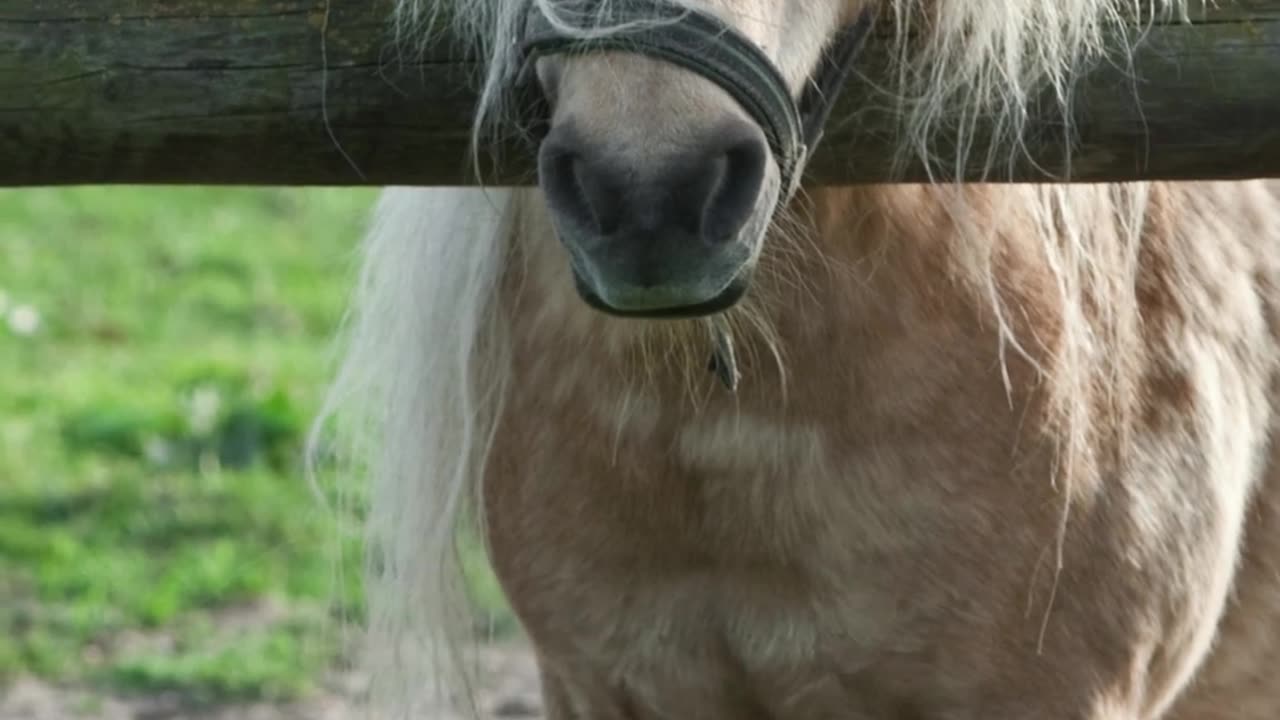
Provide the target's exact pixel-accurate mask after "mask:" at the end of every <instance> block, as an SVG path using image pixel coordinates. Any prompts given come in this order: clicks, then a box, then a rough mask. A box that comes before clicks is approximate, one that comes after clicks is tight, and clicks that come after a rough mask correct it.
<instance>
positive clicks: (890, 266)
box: [504, 185, 1056, 413]
mask: <svg viewBox="0 0 1280 720" xmlns="http://www.w3.org/2000/svg"><path fill="white" fill-rule="evenodd" d="M807 200H808V202H807V203H806V206H807V207H806V208H805V209H803V210H800V211H798V212H796V213H794V216H795V220H794V221H793V222H791V223H789V225H790V226H791V227H792V228H793V231H792V232H786V233H781V234H780V236H779V237H774V238H771V239H770V240H769V241H768V243H767V246H768V248H769V250H768V251H767V252H766V254H765V256H764V257H763V258H762V260H761V267H760V270H759V272H758V276H757V278H756V281H755V284H754V286H753V288H752V292H751V294H750V297H749V300H748V301H746V302H745V303H744V304H743V307H741V308H739V309H737V310H735V311H733V312H732V313H730V315H729V319H730V321H731V324H733V326H734V327H735V328H737V331H736V332H735V337H736V338H737V340H738V345H739V355H740V358H741V361H742V372H743V376H744V385H743V389H742V392H741V393H740V394H739V396H738V397H734V398H725V397H724V396H723V395H724V394H723V393H720V392H719V390H720V388H719V387H718V386H717V385H716V384H715V379H714V376H712V375H711V374H710V373H709V372H708V371H707V369H706V366H707V361H708V359H709V357H710V348H711V344H710V339H709V334H708V332H707V330H706V325H705V323H702V322H692V321H682V322H677V323H668V322H663V323H656V322H652V321H636V320H630V321H628V320H620V319H617V318H610V317H606V316H604V315H601V314H599V313H597V312H595V311H593V310H590V309H589V308H587V307H585V305H584V304H583V303H582V301H581V300H580V299H578V298H577V296H576V295H575V293H574V290H573V283H572V278H571V276H570V273H569V270H568V264H567V262H566V258H565V257H564V251H563V250H562V249H561V248H560V247H559V245H558V243H557V242H556V240H555V235H554V232H553V230H552V228H551V225H550V221H549V218H548V217H547V214H546V210H545V207H544V206H543V205H542V202H541V199H540V197H539V196H538V194H537V193H536V191H529V192H527V193H525V194H524V195H523V196H522V198H521V202H520V208H519V212H520V214H521V220H522V221H521V223H520V226H521V227H523V228H524V230H523V231H522V232H521V235H520V236H519V237H518V238H517V239H516V243H515V250H516V252H515V253H514V254H513V258H512V264H511V268H512V270H513V272H511V273H510V274H509V281H508V282H507V284H506V300H505V303H504V305H505V307H506V308H507V311H508V315H509V317H510V323H511V325H510V326H511V328H512V332H513V333H514V335H515V337H516V346H515V350H516V353H515V357H516V362H517V365H521V364H524V365H526V367H525V370H529V368H531V367H534V366H537V367H543V366H547V367H548V369H547V371H546V372H545V373H537V372H535V373H533V374H532V376H528V377H526V381H529V382H540V380H539V378H542V380H545V381H546V382H549V383H551V384H552V385H556V384H559V385H566V386H567V385H568V384H570V383H571V381H572V380H573V378H575V377H577V378H579V379H581V378H582V377H584V376H600V377H599V378H598V379H599V380H600V383H601V385H602V386H606V387H619V388H621V387H635V386H637V384H638V385H641V386H644V387H645V388H647V389H649V390H651V391H652V395H653V396H654V397H656V398H659V399H660V400H663V401H668V400H669V401H670V402H671V404H672V406H673V407H678V408H680V411H681V412H684V411H688V410H690V409H693V410H696V411H702V410H705V409H706V408H708V407H710V408H715V407H720V406H723V407H730V406H731V407H734V408H737V409H741V408H743V407H749V406H757V408H758V409H759V410H760V411H761V412H769V413H778V412H785V413H791V412H799V413H807V412H808V411H809V410H811V409H812V408H807V407H806V406H811V405H820V404H823V403H827V402H828V401H829V399H830V394H829V391H833V390H836V389H835V388H831V387H824V385H823V384H822V383H813V382H809V381H811V380H813V379H814V378H815V377H817V378H820V377H823V376H824V374H825V375H829V374H830V373H831V372H832V370H833V367H834V366H838V367H839V369H840V370H841V371H842V372H844V373H845V374H846V375H848V376H849V377H852V378H855V379H856V378H857V376H858V375H859V367H860V366H861V365H864V364H868V363H880V362H886V361H887V359H886V358H887V357H889V356H890V355H893V356H895V357H899V358H902V357H911V355H912V353H918V354H919V357H920V359H921V361H922V362H923V361H925V360H928V361H930V362H937V361H939V360H940V359H942V358H944V357H946V356H952V355H955V354H956V353H958V352H961V353H963V352H968V353H969V354H970V355H972V356H974V357H975V358H976V357H981V358H982V361H983V362H986V361H988V360H989V361H991V362H1002V363H1004V364H1005V365H1006V367H1007V370H1006V371H1007V372H1011V373H1013V374H1014V375H1015V376H1017V375H1019V374H1026V373H1029V372H1030V365H1029V363H1028V362H1026V361H1024V360H1019V359H1018V358H1016V357H1012V356H1003V352H1004V350H1003V349H1002V348H1001V347H1000V342H999V338H998V334H997V328H998V327H999V325H1000V323H1002V322H1003V323H1005V324H1006V325H1008V326H1010V327H1013V328H1014V329H1015V330H1016V331H1017V332H1019V333H1024V334H1035V335H1037V336H1038V341H1039V342H1040V343H1041V345H1044V344H1045V341H1046V340H1048V341H1050V344H1051V337H1050V336H1051V335H1052V334H1053V331H1054V326H1055V323H1056V319H1055V313H1054V310H1053V303H1052V301H1051V300H1052V297H1053V293H1054V292H1056V291H1055V290H1054V289H1053V279H1052V277H1051V276H1050V275H1049V273H1048V270H1047V268H1046V265H1045V262H1044V258H1043V256H1042V254H1040V250H1039V246H1037V245H1036V243H1035V241H1034V237H1035V236H1034V233H1031V232H1027V231H1026V230H1027V224H1028V223H1029V222H1031V220H1030V217H1029V214H1028V211H1027V208H1028V207H1029V203H1031V202H1032V201H1033V193H1031V192H1030V191H1028V190H1025V189H1020V188H1017V187H1015V186H991V187H967V188H961V189H956V188H947V187H933V186H920V185H882V186H862V187H848V188H843V187H842V188H819V189H815V190H812V191H810V192H809V193H808V195H807ZM965 223H970V224H971V227H969V228H967V229H966V227H965ZM973 228H977V230H978V231H977V232H974V231H972V230H973ZM961 238H964V240H962V239H961ZM988 281H990V282H988ZM992 283H994V287H993V285H992ZM993 293H994V295H993ZM993 297H1000V298H1001V299H1002V300H1003V301H1004V302H1006V303H1007V304H1008V305H1010V306H1016V307H1017V308H1018V313H1017V316H1016V317H1012V318H1001V317H999V316H997V315H996V314H995V313H994V312H993V311H992V304H991V301H992V299H993ZM1028 345H1031V343H1028ZM890 347H896V348H899V349H898V350H897V351H895V352H893V353H888V352H887V350H886V348H890ZM775 350H777V351H780V352H778V353H776V354H775ZM557 365H558V366H559V367H556V366H557ZM779 365H781V368H779ZM552 368H554V369H552ZM572 368H577V369H578V371H577V374H576V375H575V373H574V372H566V371H568V370H570V369H572ZM516 369H517V373H518V374H519V373H520V369H521V368H519V367H517V368H516ZM919 372H921V373H929V372H932V371H931V370H929V369H927V368H924V367H921V368H919ZM525 374H526V375H528V373H525ZM935 374H937V373H935ZM544 375H545V376H544ZM609 378H613V380H612V381H610V380H609ZM1015 380H1016V377H1015ZM801 381H804V382H801ZM565 392H568V391H567V390H565Z"/></svg>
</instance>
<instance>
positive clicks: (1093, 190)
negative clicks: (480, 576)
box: [316, 0, 1184, 717]
mask: <svg viewBox="0 0 1280 720" xmlns="http://www.w3.org/2000/svg"><path fill="white" fill-rule="evenodd" d="M536 2H537V3H538V5H539V6H540V7H542V8H543V10H544V11H545V12H547V13H548V14H549V15H554V14H555V10H556V8H555V6H554V0H536ZM524 6H525V4H524V2H523V0H399V2H398V5H397V13H396V17H395V22H396V28H397V30H398V32H399V34H400V36H401V37H402V39H404V40H405V41H408V42H431V41H434V40H435V39H437V38H438V37H439V35H438V34H441V33H443V34H445V35H447V36H449V37H452V38H455V39H457V40H458V41H459V42H460V43H461V45H462V46H464V47H465V49H466V51H467V52H470V53H473V54H476V55H478V56H479V57H481V58H483V59H484V60H485V62H484V67H485V72H484V74H483V77H481V78H478V79H477V81H478V83H479V90H480V97H481V102H480V107H479V108H478V112H477V115H476V124H475V133H476V136H477V138H479V137H481V136H482V135H484V134H485V133H486V132H489V131H492V130H495V129H501V128H502V127H503V120H504V119H505V118H508V117H509V116H510V114H509V112H508V111H509V110H510V107H509V99H508V97H507V95H506V93H505V92H504V87H505V86H506V83H507V82H508V81H509V79H510V77H511V73H512V72H513V70H514V68H513V64H512V63H513V61H514V58H513V57H512V54H511V51H512V42H511V39H512V28H513V27H514V25H515V20H516V18H517V14H518V13H519V12H521V9H522V8H523V7H524ZM887 6H888V12H886V13H882V19H883V20H884V23H883V24H884V25H885V26H886V27H888V28H890V29H891V32H892V33H893V34H892V37H891V38H890V40H889V43H890V44H889V47H890V48H891V50H892V57H893V66H892V72H891V73H890V74H889V79H890V81H891V82H892V85H891V86H890V87H887V88H883V89H884V90H885V91H886V92H887V93H888V97H891V98H893V99H894V102H895V103H896V105H895V107H896V111H897V117H898V118H899V120H900V128H901V132H900V134H899V145H900V149H901V150H902V152H903V153H904V154H906V155H909V156H911V157H914V158H916V159H919V160H923V161H926V162H927V164H928V166H929V167H931V168H933V169H935V170H936V171H938V172H939V175H941V176H945V175H947V174H948V173H949V171H955V172H958V171H959V168H961V167H965V166H971V165H972V162H971V158H970V157H969V156H968V155H969V152H970V150H971V148H972V147H974V146H975V145H974V144H975V143H976V129H977V128H978V127H979V125H980V124H985V125H986V126H987V127H994V128H995V130H996V133H997V140H998V141H999V142H997V143H996V144H995V146H996V147H998V148H1000V152H999V153H998V154H997V153H991V152H987V153H986V154H985V155H984V156H983V158H982V164H983V165H984V166H986V167H987V168H989V169H990V170H991V171H992V175H993V177H998V169H999V168H1000V167H1001V166H1002V164H1003V163H1005V162H1008V161H1009V160H1010V159H1011V158H1012V157H1013V156H1014V155H1015V154H1016V153H1018V152H1020V150H1021V143H1020V141H1021V138H1022V137H1023V135H1024V133H1025V131H1026V130H1027V123H1028V121H1029V115H1028V112H1027V107H1028V103H1029V100H1030V99H1031V98H1032V97H1033V96H1038V94H1039V93H1043V92H1044V91H1045V90H1046V89H1047V90H1048V91H1049V93H1050V97H1052V98H1053V99H1054V100H1055V101H1056V106H1057V110H1058V111H1059V112H1060V113H1061V116H1062V118H1063V119H1064V120H1066V119H1069V118H1070V117H1071V107H1070V104H1071V99H1072V92H1071V88H1072V84H1073V82H1074V80H1075V79H1076V78H1077V77H1078V75H1079V73H1080V72H1082V71H1083V70H1084V69H1086V68H1087V67H1089V66H1090V65H1091V64H1092V63H1095V62H1099V61H1106V62H1118V63H1120V64H1121V65H1123V64H1124V63H1126V62H1127V61H1128V58H1129V57H1130V53H1131V47H1132V44H1133V40H1134V37H1133V36H1132V35H1126V34H1125V33H1123V32H1121V30H1122V29H1123V28H1130V29H1133V28H1135V27H1140V26H1141V24H1142V23H1143V22H1147V21H1150V20H1151V19H1153V18H1155V17H1156V16H1157V15H1158V14H1161V13H1166V14H1167V13H1174V12H1180V11H1182V10H1183V9H1184V6H1183V0H1154V1H1153V2H1143V1H1142V0H887ZM1144 13H1145V14H1144ZM1135 19H1137V21H1138V23H1137V24H1136V25H1135ZM597 31H598V32H607V31H608V28H600V29H597ZM980 120H981V123H980ZM942 134H947V135H949V136H950V137H952V138H956V137H958V138H959V139H960V141H961V142H960V144H959V148H958V150H953V154H951V155H949V156H948V155H943V154H941V153H939V152H938V150H937V149H936V145H937V143H936V140H937V138H938V137H939V136H941V135H942ZM477 142H478V143H479V141H477ZM951 147H954V145H952V146H951ZM529 192H533V191H523V190H522V191H494V190H475V189H392V190H390V191H388V192H387V193H386V195H385V196H384V198H383V200H382V202H381V204H380V206H379V208H378V209H377V212H376V219H375V223H374V226H373V227H372V229H371V231H370V233H369V235H368V237H367V239H366V242H365V245H364V248H363V261H364V266H363V270H362V273H361V276H360V279H359V283H358V286H357V288H356V292H355V294H354V297H353V301H352V306H351V307H352V311H351V315H350V317H349V319H348V323H347V327H346V337H345V342H346V355H345V356H344V358H343V361H342V366H341V369H340V371H339V373H338V376H337V379H336V381H335V382H334V384H333V388H332V390H331V392H330V395H329V398H328V401H327V402H326V404H325V406H324V409H323V412H322V413H321V417H320V419H319V421H318V423H317V429H319V428H321V427H322V426H323V427H326V428H327V423H328V422H329V421H331V420H337V421H338V424H337V426H336V427H337V429H338V431H339V432H338V435H337V440H338V443H339V444H338V445H337V450H338V456H339V458H340V459H341V461H342V465H341V466H340V468H339V474H340V475H341V476H343V477H353V478H359V479H360V480H361V481H362V482H363V481H365V480H366V479H367V480H368V482H369V483H370V491H369V492H370V496H369V503H370V505H369V514H368V518H367V535H368V541H369V556H368V568H367V575H366V587H367V594H368V608H369V617H368V627H367V637H368V643H367V650H368V658H367V662H368V665H367V667H368V669H369V672H370V673H371V674H372V677H373V679H374V681H375V686H374V688H373V691H374V693H373V694H374V706H375V708H376V709H377V711H378V713H379V716H380V717H385V716H387V714H389V715H390V716H393V717H402V716H403V717H407V716H410V715H412V714H414V707H415V706H419V707H420V706H421V704H422V703H428V704H435V703H438V702H442V701H449V700H464V701H465V699H466V692H465V687H466V683H467V680H468V673H466V672H465V668H466V662H465V654H464V653H462V652H461V651H462V649H463V648H464V647H465V646H466V644H467V640H468V638H469V636H470V633H471V629H470V623H469V618H468V617H467V615H466V603H465V598H464V597H463V589H462V588H463V583H462V577H461V568H460V564H459V561H458V557H457V553H456V548H455V545H454V543H455V541H456V538H457V534H458V529H459V525H460V523H461V521H462V518H463V517H465V516H466V513H467V511H468V509H469V508H471V506H472V503H473V500H474V493H475V490H476V488H477V486H478V484H479V478H480V475H481V473H482V471H483V465H484V458H485V455H486V449H487V447H488V445H489V444H490V442H491V440H492V432H493V426H494V423H493V419H494V417H495V415H496V413H497V412H498V409H499V406H500V404H501V402H502V397H503V391H504V387H505V380H506V372H507V370H506V368H507V365H506V363H507V358H506V355H505V352H506V348H505V342H504V338H503V336H502V333H501V331H500V327H501V323H498V322H495V321H494V319H495V317H496V314H497V313H499V312H500V311H501V309H500V308H499V307H497V305H496V302H495V300H496V294H497V293H496V289H497V285H498V282H499V278H500V275H501V273H502V270H503V267H504V263H505V260H506V252H507V248H508V247H509V243H510V241H511V239H512V238H513V237H517V238H518V237H519V235H520V234H521V233H528V232H539V231H543V232H545V229H536V228H520V227H513V226H512V223H511V220H512V217H513V213H514V212H515V211H516V210H517V208H518V205H519V203H520V202H521V201H522V200H521V198H522V197H524V196H525V195H526V194H527V193H529ZM1007 193H1008V195H1007V197H1008V198H1009V202H1011V203H1016V204H1017V206H1018V209H1019V211H1020V212H1023V213H1026V214H1027V215H1028V216H1029V217H1030V218H1031V225H1032V226H1033V227H1034V228H1035V230H1036V231H1038V232H1039V233H1040V235H1041V237H1042V239H1043V243H1042V244H1043V251H1044V255H1045V259H1046V263H1047V265H1048V266H1049V268H1050V270H1051V272H1052V273H1053V275H1054V277H1055V279H1056V280H1057V290H1058V294H1059V300H1060V305H1061V310H1062V316H1063V318H1062V328H1061V330H1060V336H1059V338H1058V340H1057V342H1058V346H1057V348H1056V350H1055V352H1054V353H1053V357H1054V358H1055V360H1054V364H1053V366H1051V367H1043V368H1041V369H1042V371H1043V375H1044V378H1045V386H1046V387H1047V388H1049V391H1050V394H1051V396H1052V397H1051V404H1052V405H1053V407H1054V409H1055V412H1056V415H1057V417H1058V418H1059V424H1058V425H1057V427H1058V433H1057V435H1058V437H1059V438H1060V442H1061V443H1062V458H1063V465H1064V471H1063V472H1062V473H1060V478H1063V479H1065V481H1066V482H1080V481H1081V480H1080V479H1081V478H1084V482H1087V481H1088V475H1089V472H1090V468H1092V467H1093V466H1094V465H1095V464H1096V463H1097V462H1099V459H1098V458H1096V457H1094V456H1093V451H1092V448H1094V447H1095V446H1096V443H1094V442H1093V440H1094V439H1095V438H1096V437H1097V436H1098V435H1099V434H1100V433H1101V432H1102V431H1103V429H1104V428H1103V425H1104V424H1105V420H1104V419H1102V418H1103V416H1106V415H1107V414H1108V413H1109V412H1111V411H1116V412H1119V413H1121V414H1123V411H1124V408H1125V407H1127V403H1128V397H1127V390H1126V389H1125V388H1124V386H1123V384H1119V385H1117V384H1114V383H1111V382H1108V380H1109V378H1108V377H1107V375H1108V374H1111V373H1115V368H1114V367H1111V366H1108V365H1107V363H1106V362H1104V361H1103V359H1104V358H1105V357H1106V355H1107V349H1108V348H1111V347H1114V346H1115V345H1116V344H1121V343H1124V342H1127V338H1128V337H1129V335H1130V334H1131V333H1132V332H1133V321H1134V320H1133V318H1134V305H1133V303H1134V300H1133V297H1132V295H1133V282H1132V279H1133V273H1134V268H1135V266H1136V262H1137V258H1136V249H1137V238H1138V235H1139V233H1140V232H1141V229H1142V219H1143V217H1144V213H1145V207H1146V196H1147V188H1146V186H1145V185H1143V184H1132V185H1043V186H1042V185H1022V186H1009V187H1008V189H1007ZM955 197H956V202H955V207H954V208H953V212H955V213H956V216H957V217H959V218H967V224H966V225H965V226H964V227H965V228H967V233H966V234H971V235H972V238H971V239H972V242H966V243H965V244H964V248H965V251H966V253H970V255H971V256H966V257H964V258H963V259H962V261H961V262H960V263H959V264H960V265H961V267H958V268H957V269H956V271H957V273H958V274H959V275H961V276H963V277H964V278H966V279H967V280H968V281H969V282H971V283H973V284H974V286H975V287H976V288H978V289H979V290H980V291H981V292H984V293H985V294H986V295H987V296H988V297H990V299H991V302H992V304H993V307H994V309H995V313H996V316H997V317H998V318H1001V319H1002V320H1001V326H1002V328H1003V329H1004V332H1002V333H1001V334H1000V337H1001V342H1002V350H1003V349H1005V348H1008V349H1009V351H1012V352H1019V351H1020V349H1021V348H1022V347H1023V345H1024V344H1025V343H1028V342H1036V339H1034V338H1019V337H1016V336H1015V334H1014V333H1013V332H1012V331H1011V330H1009V329H1008V328H1009V327H1010V326H1011V324H1009V323H1005V322H1004V321H1003V318H1005V317H1007V316H1008V314H1009V313H1011V312H1016V311H1017V308H1008V307H1005V306H1004V303H1003V301H1002V300H1001V293H1000V288H999V282H998V279H997V273H996V272H995V271H994V270H993V259H992V257H991V252H990V249H991V246H992V243H990V242H987V241H986V238H985V236H984V232H985V227H984V224H983V221H982V216H981V215H980V214H977V213H973V212H968V211H967V209H966V208H965V207H963V201H962V193H960V192H957V193H956V194H955ZM1091 298H1092V300H1094V301H1096V300H1098V299H1099V298H1106V301H1103V302H1090V299H1091ZM1117 376H1118V375H1117ZM1104 388H1105V389H1104ZM320 437H321V436H320V434H319V433H317V435H316V438H317V439H318V438H320ZM318 446H319V444H318V441H317V447H318ZM1069 490H1070V488H1068V492H1067V493H1065V494H1064V495H1066V496H1069V494H1070V492H1069ZM1063 518H1064V519H1063V522H1064V523H1065V518H1066V515H1065V510H1064V515H1063Z"/></svg>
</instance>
